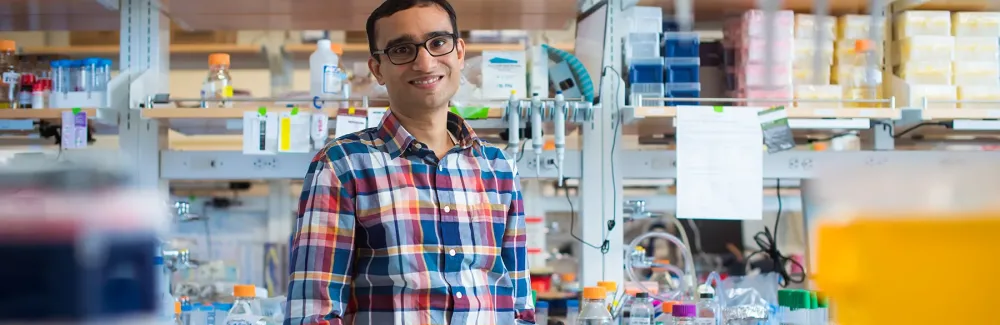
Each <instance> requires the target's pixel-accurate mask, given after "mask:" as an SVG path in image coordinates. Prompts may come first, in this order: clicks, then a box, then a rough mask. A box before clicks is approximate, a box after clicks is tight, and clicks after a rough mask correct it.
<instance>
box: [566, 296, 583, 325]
mask: <svg viewBox="0 0 1000 325" xmlns="http://www.w3.org/2000/svg"><path fill="white" fill-rule="evenodd" d="M579 316H580V301H579V300H576V299H570V300H569V301H566V324H568V325H576V324H577V323H576V321H577V317H579Z"/></svg>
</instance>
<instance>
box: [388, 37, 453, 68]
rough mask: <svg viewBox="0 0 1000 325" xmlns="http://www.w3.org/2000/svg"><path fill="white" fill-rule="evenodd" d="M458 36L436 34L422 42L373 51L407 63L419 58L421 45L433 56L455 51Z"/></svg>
mask: <svg viewBox="0 0 1000 325" xmlns="http://www.w3.org/2000/svg"><path fill="white" fill-rule="evenodd" d="M457 39H458V37H456V36H455V35H452V34H447V35H439V36H434V37H431V38H429V39H427V40H426V41H423V42H420V43H406V44H397V45H393V46H390V47H386V48H385V49H382V50H377V51H372V55H384V56H386V57H388V58H389V62H392V64H395V65H402V64H407V63H410V62H413V61H416V60H417V54H419V53H420V52H418V51H419V50H420V48H421V47H423V48H425V49H427V53H428V54H430V55H431V56H433V57H438V56H442V55H448V54H451V52H454V51H455V43H456V40H457Z"/></svg>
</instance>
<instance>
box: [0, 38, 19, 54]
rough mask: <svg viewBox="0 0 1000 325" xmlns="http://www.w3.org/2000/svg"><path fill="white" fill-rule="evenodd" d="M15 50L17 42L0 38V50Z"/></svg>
mask: <svg viewBox="0 0 1000 325" xmlns="http://www.w3.org/2000/svg"><path fill="white" fill-rule="evenodd" d="M14 51H17V42H14V41H11V40H0V52H14Z"/></svg>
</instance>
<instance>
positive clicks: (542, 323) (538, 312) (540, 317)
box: [535, 301, 549, 325]
mask: <svg viewBox="0 0 1000 325" xmlns="http://www.w3.org/2000/svg"><path fill="white" fill-rule="evenodd" d="M548 323H549V303H548V302H545V301H537V302H535V324H537V325H547V324H548Z"/></svg>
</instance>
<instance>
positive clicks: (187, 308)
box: [180, 301, 194, 325]
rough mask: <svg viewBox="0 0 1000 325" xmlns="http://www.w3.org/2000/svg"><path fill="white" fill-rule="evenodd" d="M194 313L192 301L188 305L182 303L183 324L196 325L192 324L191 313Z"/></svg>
mask: <svg viewBox="0 0 1000 325" xmlns="http://www.w3.org/2000/svg"><path fill="white" fill-rule="evenodd" d="M193 311H194V308H193V306H192V305H191V303H190V301H189V302H188V303H183V302H182V303H181V314H180V316H181V324H184V325H194V323H192V322H191V312H193Z"/></svg>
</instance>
